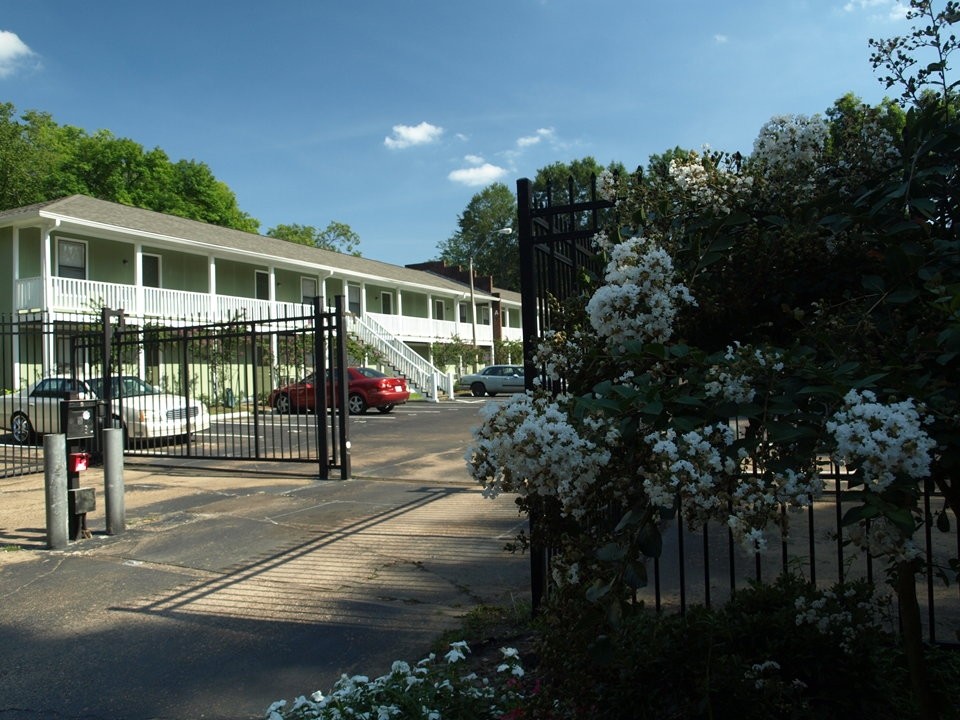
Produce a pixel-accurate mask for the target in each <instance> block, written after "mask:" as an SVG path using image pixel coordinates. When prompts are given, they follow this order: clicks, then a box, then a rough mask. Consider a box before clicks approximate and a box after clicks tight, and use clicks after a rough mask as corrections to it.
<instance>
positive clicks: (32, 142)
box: [0, 103, 260, 232]
mask: <svg viewBox="0 0 960 720" xmlns="http://www.w3.org/2000/svg"><path fill="white" fill-rule="evenodd" d="M76 193H80V194H83V195H90V196H91V197H95V198H99V199H101V200H109V201H111V202H117V203H122V204H124V205H132V206H134V207H141V208H146V209H148V210H156V211H157V212H162V213H169V214H171V215H178V216H180V217H185V218H189V219H191V220H199V221H201V222H206V223H211V224H214V225H220V226H223V227H230V228H235V229H237V230H244V231H246V232H257V231H258V230H259V228H260V223H259V221H258V220H256V219H255V218H253V217H251V216H250V215H248V214H247V213H245V212H243V211H242V210H241V209H240V207H239V206H238V204H237V198H236V196H235V195H234V193H233V191H232V190H230V188H229V187H228V186H227V185H226V184H225V183H223V182H221V181H219V180H217V178H216V177H215V176H214V174H213V171H212V170H211V169H210V167H209V166H208V165H206V164H205V163H202V162H198V161H196V160H179V161H177V162H175V163H174V162H171V160H170V158H169V157H168V156H167V154H166V153H165V152H164V151H163V150H161V149H160V148H154V149H153V150H145V149H144V148H143V146H142V145H140V144H139V143H137V142H134V141H133V140H130V139H128V138H118V137H116V136H114V135H113V134H112V133H111V132H110V131H109V130H98V131H97V132H95V133H93V134H92V135H91V134H89V133H87V132H86V131H84V130H82V129H81V128H77V127H73V126H70V125H58V124H57V123H56V122H54V120H53V119H52V118H51V116H50V115H49V114H48V113H44V112H38V111H34V110H30V111H27V112H24V113H23V114H22V115H20V116H19V117H18V114H17V111H16V108H15V107H14V106H13V105H12V104H11V103H2V104H0V207H3V208H12V207H20V206H23V205H30V204H32V203H37V202H45V201H48V200H55V199H57V198H60V197H64V196H67V195H73V194H76Z"/></svg>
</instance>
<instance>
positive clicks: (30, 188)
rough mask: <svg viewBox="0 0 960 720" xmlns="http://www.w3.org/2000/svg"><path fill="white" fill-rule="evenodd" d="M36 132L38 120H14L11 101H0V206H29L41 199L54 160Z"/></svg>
mask: <svg viewBox="0 0 960 720" xmlns="http://www.w3.org/2000/svg"><path fill="white" fill-rule="evenodd" d="M45 117H47V116H42V117H38V118H37V119H38V120H42V119H44V118H45ZM39 131H40V127H39V124H38V123H35V122H30V121H28V122H23V123H22V122H20V121H18V119H17V117H16V109H15V108H14V106H13V105H12V104H11V103H0V207H4V208H9V207H19V206H22V205H30V204H32V203H35V202H40V201H41V200H43V199H44V198H45V194H44V188H45V183H46V181H47V178H49V177H51V176H52V175H53V168H54V165H55V163H54V160H53V158H52V157H51V154H50V152H49V151H48V150H47V148H45V147H44V145H43V144H42V143H41V142H40V140H39V138H38V135H39V134H40V132H39Z"/></svg>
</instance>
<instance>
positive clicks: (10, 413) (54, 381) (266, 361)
mask: <svg viewBox="0 0 960 720" xmlns="http://www.w3.org/2000/svg"><path fill="white" fill-rule="evenodd" d="M345 332H346V331H345V326H344V313H343V305H342V300H341V299H339V298H338V299H337V304H336V307H335V308H334V309H333V310H332V311H325V310H322V309H321V308H320V306H319V304H317V305H316V306H315V308H314V312H313V313H312V314H310V315H303V314H302V313H300V314H297V315H291V316H287V317H281V318H277V317H269V316H265V317H262V318H255V319H249V318H237V319H236V320H235V321H232V322H219V323H204V322H202V319H200V318H193V319H189V318H178V319H174V320H170V321H168V322H161V323H158V322H150V323H138V322H136V321H131V320H130V319H129V318H126V317H125V316H124V315H123V313H122V311H110V310H104V312H103V313H102V315H101V316H100V317H99V318H98V317H95V316H91V315H75V316H74V315H70V316H67V315H63V314H57V315H56V316H55V317H51V316H49V315H45V314H37V315H35V316H28V315H15V316H11V317H7V318H2V319H0V378H2V381H3V388H4V390H5V392H4V393H3V395H0V409H2V423H3V426H4V428H5V434H4V435H3V437H2V443H0V453H2V457H3V464H2V469H0V471H2V472H3V473H4V474H6V475H18V474H25V473H30V472H38V471H40V470H42V467H43V459H42V447H41V443H40V438H41V436H42V435H43V434H44V433H49V432H59V431H60V416H59V412H60V410H59V404H60V401H61V400H62V399H65V398H66V397H68V396H69V395H70V394H75V393H81V394H91V395H95V396H96V397H98V398H99V399H100V400H101V401H102V402H101V403H99V404H98V408H99V414H100V416H101V417H100V422H101V424H108V425H112V426H115V427H122V428H123V429H124V435H125V444H126V451H125V452H126V454H128V455H137V456H163V457H166V458H177V457H179V458H205V459H231V460H266V461H287V462H291V461H292V462H303V463H315V464H316V465H317V467H318V472H319V475H320V476H321V477H323V478H326V477H328V476H329V473H330V471H331V470H332V469H339V470H340V475H341V477H349V476H350V459H349V453H348V452H347V450H346V449H347V447H348V442H349V437H348V432H349V429H348V424H347V420H346V414H347V410H346V408H347V402H346V394H347V382H346V364H347V360H346V341H345ZM328 368H329V371H328ZM311 374H315V376H316V377H317V378H321V379H326V381H321V382H319V383H310V384H307V383H303V382H301V381H302V380H304V379H305V378H306V377H307V376H308V375H311ZM38 381H39V383H40V384H37V383H38ZM283 386H289V389H288V392H298V393H300V394H301V395H304V397H305V400H304V402H303V403H302V404H301V405H300V407H299V409H300V410H301V411H302V412H289V411H288V412H283V413H281V412H278V411H277V410H278V407H277V404H276V403H275V401H274V398H275V397H276V396H277V393H278V392H279V391H280V389H281V388H282V387H283ZM307 395H308V396H309V397H307ZM287 410H289V408H287ZM94 445H96V443H94ZM93 449H94V451H96V450H97V448H96V447H93Z"/></svg>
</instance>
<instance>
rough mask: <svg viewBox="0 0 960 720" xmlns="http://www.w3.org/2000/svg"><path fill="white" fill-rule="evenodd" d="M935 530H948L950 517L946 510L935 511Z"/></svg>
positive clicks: (946, 531)
mask: <svg viewBox="0 0 960 720" xmlns="http://www.w3.org/2000/svg"><path fill="white" fill-rule="evenodd" d="M937 530H939V531H940V532H945V533H948V532H950V518H949V517H948V516H947V513H946V512H940V513H937Z"/></svg>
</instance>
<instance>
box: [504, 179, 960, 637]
mask: <svg viewBox="0 0 960 720" xmlns="http://www.w3.org/2000/svg"><path fill="white" fill-rule="evenodd" d="M564 195H565V201H564V202H562V203H561V204H554V203H553V194H552V193H551V191H550V190H549V189H546V190H543V191H540V192H535V191H534V188H533V186H532V183H531V182H530V181H529V180H526V179H521V180H519V181H518V182H517V203H518V218H519V243H520V262H521V268H520V277H521V295H522V302H523V310H522V312H523V332H524V359H525V372H526V385H527V389H528V390H532V389H533V388H534V387H535V386H537V385H539V386H541V387H548V388H549V389H551V390H552V391H553V392H554V393H558V392H563V391H565V390H566V383H565V380H564V379H561V380H559V381H556V380H550V379H549V378H548V376H547V374H546V372H545V368H542V367H537V366H536V365H535V363H534V362H533V358H534V356H535V353H536V349H537V345H538V342H539V340H540V338H542V337H543V336H544V334H545V333H547V332H548V331H550V330H554V329H559V327H558V325H559V322H560V321H561V319H562V318H561V316H560V309H561V308H562V307H563V305H564V303H567V302H571V301H574V302H580V301H581V300H582V301H583V302H586V299H587V298H586V297H585V296H584V291H585V286H586V283H585V281H586V280H588V279H589V278H591V277H593V278H596V277H599V276H600V273H601V271H602V268H601V266H600V259H599V258H598V257H597V255H596V254H595V253H594V251H593V249H592V246H591V239H592V238H593V237H594V236H595V234H596V233H597V232H598V231H599V230H601V229H602V223H603V220H604V213H609V212H610V209H611V207H612V203H610V202H607V201H605V200H602V199H598V198H597V191H596V180H595V179H594V181H593V183H592V184H591V186H590V187H589V188H586V189H585V190H584V189H579V190H576V189H574V188H573V185H572V180H571V181H570V186H569V187H568V189H567V191H566V192H565V193H564ZM578 196H579V198H580V199H579V200H578V201H574V200H571V198H577V197H578ZM607 219H609V218H607ZM821 476H822V478H823V480H824V482H825V487H826V492H825V494H824V496H823V498H822V499H821V500H820V501H819V502H817V503H816V504H815V505H814V506H813V507H811V508H809V509H807V510H805V511H803V512H802V513H799V514H796V515H793V516H792V517H791V518H790V520H792V522H791V524H790V528H791V532H790V533H789V535H788V537H789V539H788V540H784V541H783V542H781V543H779V547H778V548H777V549H776V550H775V551H768V552H766V553H755V554H751V555H747V554H746V553H745V551H743V550H741V549H740V548H739V547H738V546H737V545H736V544H735V542H734V538H733V534H732V533H731V532H730V530H729V528H726V527H721V526H719V525H716V526H706V527H703V528H700V529H699V530H698V531H696V532H691V531H690V530H688V529H687V528H685V527H684V526H683V523H681V522H680V521H679V520H671V521H669V522H666V523H664V524H663V525H662V526H661V528H660V529H661V531H662V533H663V540H664V542H663V550H662V553H661V555H660V556H659V557H658V558H657V559H655V560H653V561H652V563H651V568H652V572H650V573H649V576H650V577H649V582H648V585H647V586H646V587H644V588H642V589H641V590H640V591H638V592H637V594H636V601H637V602H643V603H645V604H646V605H648V606H651V607H654V608H656V609H657V610H661V609H672V610H676V611H678V612H685V611H686V609H687V608H688V607H689V606H690V605H691V604H701V605H707V606H710V605H712V604H714V603H718V602H722V601H724V600H725V599H727V598H728V597H730V595H731V594H732V593H733V592H735V591H736V589H737V588H739V587H744V586H745V585H746V584H747V583H748V582H750V581H763V580H764V579H772V578H774V577H775V576H776V575H778V574H779V573H781V572H782V571H785V570H796V571H802V572H803V574H804V575H805V576H806V577H807V578H808V579H809V580H810V581H811V582H814V583H816V584H818V585H819V586H829V585H832V584H833V583H836V582H842V581H845V580H852V579H857V578H865V579H867V580H869V581H874V580H879V579H882V578H878V577H877V575H878V573H879V572H882V571H881V570H880V569H878V568H877V567H875V566H874V564H873V563H872V561H871V559H870V557H869V556H867V555H865V554H862V553H860V552H854V551H853V550H852V549H851V547H850V546H849V544H848V542H847V541H846V540H845V538H844V534H843V526H842V519H843V515H844V513H845V511H846V509H847V507H852V506H853V505H852V502H850V503H849V504H848V502H849V501H846V500H845V496H844V492H845V491H846V490H847V482H848V481H847V476H846V474H845V472H844V471H843V469H842V468H840V467H838V466H836V465H833V464H831V463H829V462H827V463H825V464H824V466H823V467H822V473H821ZM845 506H846V507H845ZM923 508H924V513H925V518H924V520H925V521H926V522H925V525H924V531H923V538H922V540H923V542H922V547H921V550H922V552H923V553H924V557H925V563H926V568H925V569H926V573H925V574H924V575H923V576H922V577H920V578H919V579H918V597H919V598H920V599H921V600H920V602H921V605H922V608H923V611H924V613H925V621H924V622H925V631H926V633H927V637H928V638H929V640H930V641H931V642H941V643H942V642H957V641H958V640H960V587H958V586H957V584H956V583H953V584H952V585H951V584H948V583H947V582H945V581H946V579H947V578H948V576H949V574H948V573H947V572H945V571H946V569H947V566H946V563H947V561H948V559H949V558H956V557H958V556H960V534H958V531H957V528H958V524H960V515H958V511H960V509H958V508H948V507H947V506H946V502H945V499H944V498H943V496H942V495H940V494H938V493H937V492H936V491H935V489H934V487H933V483H927V484H926V485H925V486H924V488H923ZM782 512H783V513H784V514H785V516H786V513H787V512H788V511H787V510H786V509H784V510H783V511H782ZM613 515H614V517H612V518H607V519H606V520H607V521H611V522H613V523H614V524H616V522H617V519H618V518H617V517H615V515H616V510H613ZM934 515H938V516H942V517H943V519H944V520H945V522H943V523H941V525H942V526H944V527H946V530H941V529H937V528H936V526H935V523H934V522H932V519H933V517H934ZM681 516H682V513H678V517H681ZM538 520H539V517H538V513H537V509H536V508H535V507H533V508H531V510H530V524H531V533H530V534H531V538H532V541H533V544H532V545H531V548H530V558H531V591H532V596H533V604H534V607H537V606H538V605H539V604H540V603H541V602H542V600H543V599H544V598H545V597H546V595H547V593H548V592H549V585H550V577H551V558H552V556H553V549H552V548H549V547H544V546H542V545H540V544H537V543H536V535H537V534H536V532H535V526H536V524H537V522H538Z"/></svg>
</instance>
